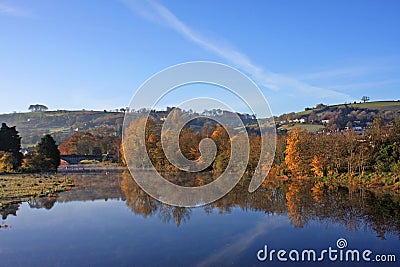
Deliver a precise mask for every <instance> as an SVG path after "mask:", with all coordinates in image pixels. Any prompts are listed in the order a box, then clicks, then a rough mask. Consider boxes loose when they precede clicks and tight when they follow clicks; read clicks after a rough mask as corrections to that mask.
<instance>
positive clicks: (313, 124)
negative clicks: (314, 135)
mask: <svg viewBox="0 0 400 267" xmlns="http://www.w3.org/2000/svg"><path fill="white" fill-rule="evenodd" d="M158 113H160V114H161V115H160V114H158ZM167 113H168V111H160V112H156V115H157V114H158V115H160V116H166V114H167ZM245 115H246V116H245ZM377 115H380V116H381V117H382V118H383V119H384V120H385V121H386V122H391V121H393V120H394V118H395V117H396V116H400V101H375V102H366V103H351V104H341V105H331V106H327V105H323V104H318V105H317V106H316V107H313V108H306V109H305V110H304V111H301V112H292V113H288V114H282V115H280V116H278V117H275V121H276V124H277V127H278V129H281V130H284V131H286V130H291V129H293V128H295V127H301V128H304V129H307V130H308V131H311V132H316V131H318V130H319V129H322V128H325V127H328V128H331V129H333V130H335V129H343V128H345V127H348V126H349V125H350V126H357V127H366V126H368V125H369V124H370V123H371V122H372V121H373V119H374V117H375V116H377ZM241 118H242V120H243V121H244V123H245V125H246V126H248V128H249V129H251V128H252V127H253V128H254V127H255V126H254V125H253V124H254V118H253V117H252V116H250V115H247V114H241ZM123 119H124V113H123V112H116V111H115V112H106V111H86V110H80V111H67V110H57V111H42V112H26V113H10V114H0V123H2V122H5V123H7V125H8V126H16V127H17V130H18V131H19V132H20V136H21V137H22V146H23V147H24V148H27V147H30V146H34V145H35V144H36V143H37V142H39V140H40V138H41V137H42V136H43V135H44V134H51V135H52V136H53V137H54V139H55V140H56V141H57V143H59V144H60V143H61V141H62V140H63V139H65V138H67V137H68V136H69V135H71V134H72V133H73V132H75V131H92V132H94V131H107V132H115V134H116V135H118V134H120V133H121V129H122V124H123Z"/></svg>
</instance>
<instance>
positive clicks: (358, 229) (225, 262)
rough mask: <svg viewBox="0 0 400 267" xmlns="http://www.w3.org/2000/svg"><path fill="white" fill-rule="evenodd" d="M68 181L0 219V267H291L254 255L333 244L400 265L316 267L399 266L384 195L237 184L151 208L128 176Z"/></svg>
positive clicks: (395, 216) (390, 203)
mask: <svg viewBox="0 0 400 267" xmlns="http://www.w3.org/2000/svg"><path fill="white" fill-rule="evenodd" d="M74 177H75V178H76V181H77V187H76V188H75V189H74V190H72V191H70V192H64V193H61V194H60V195H59V197H58V198H57V199H56V198H42V199H37V200H36V201H30V202H28V203H22V204H21V205H15V206H13V207H10V208H9V209H8V210H6V211H3V212H2V216H3V219H2V221H1V225H2V228H0V266H276V265H278V266H287V265H290V266H298V265H310V263H309V262H303V263H301V262H300V263H299V262H295V263H293V262H290V261H289V262H286V263H280V262H279V261H278V260H277V258H276V257H275V258H274V259H273V262H270V261H269V260H267V261H264V262H261V261H259V260H258V259H257V252H258V251H259V250H260V249H263V248H264V246H265V245H267V246H268V249H270V250H271V249H275V250H277V251H278V250H279V249H284V250H286V251H287V252H288V253H289V251H290V250H292V249H297V250H299V251H300V252H301V251H302V250H304V249H313V250H315V251H317V252H320V251H321V250H323V249H328V248H329V247H332V248H333V249H337V246H336V241H337V239H339V238H344V239H346V241H347V248H346V249H358V250H360V251H363V250H365V249H369V250H371V251H372V252H373V254H372V256H370V258H373V257H374V256H375V255H376V254H394V255H396V258H397V264H396V263H391V264H390V263H377V262H370V263H365V262H359V263H357V262H338V261H337V262H330V261H328V260H327V258H326V260H325V261H323V262H318V264H315V266H338V265H339V264H340V265H341V266H342V265H343V266H398V263H399V260H400V251H399V245H400V240H399V238H400V205H399V199H398V198H397V199H396V198H395V197H392V196H389V195H385V194H381V195H376V194H373V193H371V192H368V191H357V190H354V191H350V192H349V190H347V189H344V188H327V187H326V186H323V185H321V184H309V183H305V182H290V183H288V182H283V181H275V182H268V183H267V182H266V183H264V184H263V186H262V187H261V188H259V189H258V190H257V191H256V192H255V193H253V194H249V193H247V185H246V182H245V181H244V182H243V183H241V184H239V185H238V186H237V187H236V188H235V189H234V191H232V192H231V193H230V194H228V195H227V196H225V197H224V198H223V199H221V200H219V201H217V202H216V203H213V204H212V205H208V206H204V207H199V208H191V209H187V208H176V207H170V206H166V205H163V204H162V203H160V202H158V201H155V200H154V199H152V198H150V197H149V196H147V195H146V194H145V193H144V192H143V191H142V190H140V188H139V187H138V186H137V185H136V184H135V183H134V182H133V180H132V178H131V177H130V176H129V174H127V173H122V174H113V175H104V174H97V175H89V174H87V175H79V174H75V175H74ZM196 181H197V183H200V182H201V181H199V179H197V180H196ZM5 224H7V225H8V228H5V227H4V225H5ZM286 257H287V255H286Z"/></svg>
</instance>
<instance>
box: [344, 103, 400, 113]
mask: <svg viewBox="0 0 400 267" xmlns="http://www.w3.org/2000/svg"><path fill="white" fill-rule="evenodd" d="M349 106H350V107H357V108H368V109H377V110H392V111H396V110H400V101H375V102H366V103H357V104H350V105H349Z"/></svg>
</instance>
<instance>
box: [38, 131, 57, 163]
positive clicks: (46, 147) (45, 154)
mask: <svg viewBox="0 0 400 267" xmlns="http://www.w3.org/2000/svg"><path fill="white" fill-rule="evenodd" d="M37 152H38V156H39V157H40V158H41V168H40V169H41V170H42V171H56V170H57V167H58V166H59V165H60V159H61V157H60V150H58V146H57V145H56V141H54V139H53V137H52V136H51V135H49V134H46V135H45V136H43V137H42V139H41V140H40V142H39V144H38V145H37Z"/></svg>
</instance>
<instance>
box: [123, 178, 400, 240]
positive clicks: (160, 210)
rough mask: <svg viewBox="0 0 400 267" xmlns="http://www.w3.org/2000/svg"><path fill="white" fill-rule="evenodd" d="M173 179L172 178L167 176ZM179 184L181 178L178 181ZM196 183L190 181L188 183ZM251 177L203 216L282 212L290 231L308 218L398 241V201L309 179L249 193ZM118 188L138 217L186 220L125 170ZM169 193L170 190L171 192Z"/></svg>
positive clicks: (270, 182) (272, 183) (273, 182)
mask: <svg viewBox="0 0 400 267" xmlns="http://www.w3.org/2000/svg"><path fill="white" fill-rule="evenodd" d="M196 175H197V177H194V178H193V177H192V179H186V180H187V181H188V186H193V185H194V184H195V185H198V184H199V181H201V182H200V184H203V183H204V181H209V180H210V178H209V177H207V178H204V177H203V178H202V177H201V176H202V175H204V174H196ZM168 180H170V181H172V180H173V178H172V177H168ZM177 180H179V183H180V184H182V181H184V179H182V177H180V178H179V177H178V178H177ZM193 181H195V182H193ZM249 182H250V178H248V177H247V178H244V179H242V180H241V181H240V182H239V183H238V184H237V186H236V187H235V188H234V189H233V190H232V191H231V192H230V193H229V194H227V195H226V196H224V197H223V198H221V199H220V200H218V201H215V202H214V203H212V204H208V205H206V206H203V207H202V209H203V210H204V212H205V213H206V214H211V213H213V211H214V210H215V211H217V212H218V213H219V214H226V213H230V212H231V211H232V210H233V209H235V208H239V209H241V210H243V211H259V212H265V213H268V214H287V216H288V217H289V219H290V221H291V223H292V224H293V225H294V226H295V227H303V226H304V225H306V224H307V223H308V222H309V221H311V220H316V221H321V222H325V223H331V224H334V223H335V224H337V223H338V224H341V225H344V226H345V227H346V229H347V230H349V231H357V230H359V229H361V228H362V227H368V228H370V229H372V230H374V231H375V232H376V234H377V236H378V237H380V238H384V237H385V235H386V234H388V233H392V234H395V235H397V236H399V237H400V224H399V221H400V197H399V196H398V195H389V194H382V195H377V194H376V193H373V192H370V191H365V190H351V191H350V190H349V189H348V188H344V187H335V186H328V185H326V184H325V183H323V182H310V181H308V180H289V181H283V180H277V179H266V180H265V181H264V183H263V184H262V186H261V187H260V188H259V189H258V190H257V191H255V192H254V193H249V192H248V185H249ZM121 189H122V191H123V193H124V194H125V197H126V204H127V205H128V206H129V207H130V208H131V209H132V211H133V212H134V213H135V214H140V215H142V216H143V217H148V216H158V217H159V218H160V220H161V221H163V222H166V223H170V222H174V223H175V224H176V225H177V226H179V225H181V224H182V223H183V222H187V221H188V220H189V219H190V213H191V211H192V209H190V208H180V207H173V206H169V205H165V204H163V203H161V202H159V201H157V200H155V199H154V198H152V197H150V196H148V195H147V194H146V193H145V192H144V191H143V190H142V189H141V188H140V187H139V186H138V185H137V184H136V183H135V181H134V179H132V177H131V176H130V173H129V172H124V173H123V178H122V182H121ZM171 194H173V192H171Z"/></svg>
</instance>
